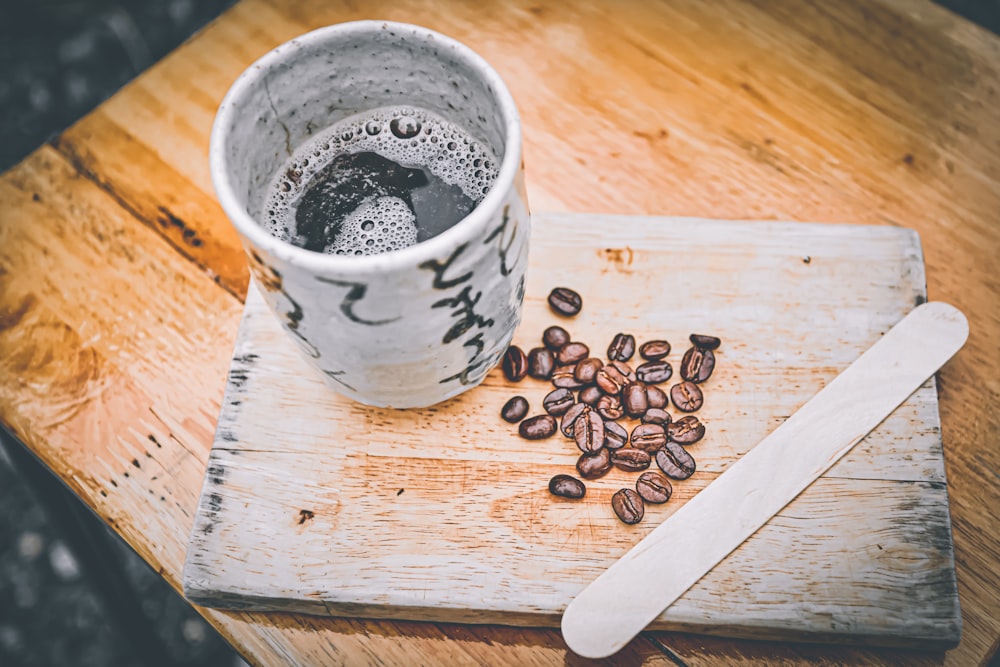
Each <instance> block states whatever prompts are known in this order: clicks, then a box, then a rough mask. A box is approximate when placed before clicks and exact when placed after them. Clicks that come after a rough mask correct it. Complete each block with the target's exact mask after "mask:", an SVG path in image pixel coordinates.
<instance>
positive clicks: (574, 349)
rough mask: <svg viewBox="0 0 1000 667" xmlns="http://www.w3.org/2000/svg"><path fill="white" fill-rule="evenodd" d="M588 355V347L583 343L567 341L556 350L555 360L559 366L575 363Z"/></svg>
mask: <svg viewBox="0 0 1000 667" xmlns="http://www.w3.org/2000/svg"><path fill="white" fill-rule="evenodd" d="M589 356H590V348H589V347H587V346H586V345H584V344H583V343H574V342H569V343H566V344H565V345H563V346H562V347H560V348H559V351H558V352H556V361H557V362H559V365H560V366H565V365H568V364H576V363H579V362H580V361H582V360H584V359H586V358H587V357H589Z"/></svg>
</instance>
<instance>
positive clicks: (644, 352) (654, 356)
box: [639, 340, 670, 361]
mask: <svg viewBox="0 0 1000 667" xmlns="http://www.w3.org/2000/svg"><path fill="white" fill-rule="evenodd" d="M668 354H670V343H668V342H667V341H665V340H648V341H646V342H645V343H643V344H642V346H640V347H639V356H640V357H642V358H643V359H648V360H649V361H659V360H660V359H662V358H663V357H665V356H667V355H668Z"/></svg>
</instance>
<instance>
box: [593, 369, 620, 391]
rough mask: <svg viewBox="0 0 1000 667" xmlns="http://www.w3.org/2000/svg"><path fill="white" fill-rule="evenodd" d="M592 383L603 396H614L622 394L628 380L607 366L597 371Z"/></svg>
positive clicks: (618, 371)
mask: <svg viewBox="0 0 1000 667" xmlns="http://www.w3.org/2000/svg"><path fill="white" fill-rule="evenodd" d="M594 381H595V382H597V386H598V387H600V388H601V391H603V392H604V393H605V394H608V395H611V396H615V395H618V394H620V393H621V392H622V388H623V387H624V386H625V385H626V384H627V383H628V378H626V377H625V376H624V375H622V372H621V371H620V370H618V369H617V368H615V367H614V366H611V365H610V364H609V365H607V366H604V367H603V368H601V370H599V371H597V377H596V378H594Z"/></svg>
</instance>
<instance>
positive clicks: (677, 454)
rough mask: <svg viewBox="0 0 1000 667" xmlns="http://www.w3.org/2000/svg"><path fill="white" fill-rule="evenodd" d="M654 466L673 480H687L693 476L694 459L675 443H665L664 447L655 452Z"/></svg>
mask: <svg viewBox="0 0 1000 667" xmlns="http://www.w3.org/2000/svg"><path fill="white" fill-rule="evenodd" d="M656 465H658V466H659V467H660V470H662V471H663V472H665V473H666V474H667V477H672V478H673V479H687V478H688V477H690V476H691V475H693V474H694V470H695V463H694V457H693V456H691V455H690V454H689V453H688V451H687V450H686V449H684V448H683V447H681V446H680V445H678V444H677V443H676V442H671V441H669V440H668V441H667V444H666V446H664V447H663V448H662V449H660V450H659V451H657V452H656Z"/></svg>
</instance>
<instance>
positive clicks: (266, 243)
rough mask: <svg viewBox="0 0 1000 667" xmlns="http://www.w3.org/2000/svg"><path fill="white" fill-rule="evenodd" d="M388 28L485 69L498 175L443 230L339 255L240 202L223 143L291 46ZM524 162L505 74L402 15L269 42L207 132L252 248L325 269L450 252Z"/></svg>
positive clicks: (212, 166) (488, 215) (216, 173)
mask: <svg viewBox="0 0 1000 667" xmlns="http://www.w3.org/2000/svg"><path fill="white" fill-rule="evenodd" d="M391 29H396V30H400V31H403V30H406V31H412V33H413V36H414V37H416V38H419V39H420V40H422V41H428V40H435V41H436V42H439V43H442V44H444V45H445V46H448V47H449V48H451V49H452V51H453V53H454V54H455V56H456V57H458V58H460V59H462V60H464V61H465V62H466V64H467V65H469V66H470V67H471V68H472V69H474V70H475V71H476V72H477V73H478V74H479V75H480V76H482V77H483V79H484V80H485V82H486V84H487V86H489V87H490V88H492V91H493V96H494V98H495V100H496V102H497V104H498V106H499V111H500V114H501V117H502V121H503V127H504V130H505V133H506V136H505V137H504V155H503V159H502V160H501V162H500V169H499V170H498V172H497V177H496V180H495V181H494V183H493V185H492V186H491V187H490V189H489V192H487V193H486V196H485V197H483V200H482V201H481V202H479V204H477V205H476V207H475V208H474V209H473V210H472V211H471V212H470V213H469V214H468V215H467V216H465V217H464V218H462V219H461V220H459V221H458V222H457V223H455V224H454V225H452V226H451V227H449V228H448V229H446V230H444V231H443V232H441V233H440V234H438V235H436V236H433V237H431V238H429V239H427V240H426V241H421V242H419V243H415V244H413V245H411V246H408V247H406V248H402V249H399V250H393V251H390V252H386V253H380V254H375V255H361V256H340V255H332V254H327V253H324V252H316V251H313V250H306V249H305V248H300V247H298V246H296V245H293V244H292V243H290V242H288V241H283V240H281V239H279V238H277V237H275V236H273V235H272V234H271V233H270V232H269V231H268V230H267V229H266V228H265V227H264V226H263V225H262V224H261V223H259V222H257V221H256V220H255V219H254V218H253V217H252V216H251V215H250V214H249V213H247V211H246V209H245V208H244V207H243V206H242V205H241V204H240V202H239V199H238V198H237V196H236V192H235V190H234V188H233V183H232V179H231V178H230V174H229V170H228V168H227V165H228V160H227V159H226V152H225V150H224V148H225V146H226V143H227V139H228V135H229V131H228V128H229V127H231V126H232V124H233V123H232V120H233V118H234V115H235V114H236V108H235V102H236V101H237V100H239V99H240V98H241V97H243V96H244V95H246V94H247V93H248V92H249V89H250V87H251V86H252V85H254V84H255V83H256V82H257V81H258V80H259V79H260V78H261V77H262V76H265V75H266V73H267V72H268V71H270V70H272V69H273V68H275V67H276V66H280V65H281V64H282V63H284V62H286V60H287V58H288V55H289V53H290V52H292V49H290V48H289V47H292V46H296V47H298V46H302V45H306V46H313V45H316V44H323V43H324V42H325V41H327V40H328V39H330V38H332V37H339V36H344V35H351V34H370V33H374V32H376V31H380V30H391ZM520 163H521V119H520V116H519V114H518V111H517V107H516V105H515V104H514V98H513V96H512V95H511V93H510V90H509V89H508V88H507V85H506V84H505V83H504V81H503V79H502V78H501V77H500V74H499V73H497V71H496V70H495V69H493V67H492V66H491V65H490V64H489V63H488V62H487V61H486V60H485V59H484V58H483V57H482V56H480V55H479V54H478V53H476V52H475V51H473V50H472V49H471V48H469V47H468V46H466V45H465V44H463V43H461V42H459V41H458V40H456V39H453V38H451V37H448V36H447V35H443V34H441V33H439V32H436V31H434V30H431V29H430V28H425V27H423V26H418V25H414V24H410V23H402V22H398V21H376V20H363V21H349V22H345V23H335V24H332V25H328V26H324V27H322V28H317V29H316V30H312V31H310V32H307V33H304V34H302V35H299V36H297V37H293V38H292V39H290V40H288V41H286V42H283V43H282V44H280V45H278V46H276V47H275V48H273V49H271V50H270V51H268V52H267V53H265V54H264V55H263V56H261V57H260V58H258V59H257V60H256V61H254V62H253V63H252V64H251V65H250V66H249V67H247V68H246V69H245V70H243V72H242V73H241V74H240V75H239V77H237V79H236V81H234V82H233V84H232V86H231V87H230V88H229V90H228V92H227V93H226V95H225V97H223V99H222V102H221V104H220V105H219V108H218V110H217V111H216V114H215V120H214V121H213V123H212V132H211V138H210V140H209V171H210V173H211V177H212V183H213V186H214V188H215V192H216V196H217V198H218V200H219V203H220V205H221V206H222V209H223V211H224V212H225V214H226V216H227V217H228V218H229V220H230V221H231V223H232V224H233V226H234V227H236V229H237V231H238V232H239V233H240V235H241V236H243V237H244V238H245V239H247V240H248V241H249V242H250V244H251V245H252V246H253V247H254V248H260V249H262V250H264V251H265V252H266V253H268V254H271V255H273V256H275V257H277V258H279V259H281V260H283V261H285V262H288V263H290V264H294V265H296V266H299V267H302V268H304V269H306V270H307V271H311V272H315V273H321V274H330V273H339V274H345V273H350V274H355V273H371V272H373V271H387V270H392V269H394V268H397V267H404V266H405V267H412V266H413V265H415V264H419V263H420V262H422V261H426V260H428V259H433V258H437V257H441V256H445V255H447V254H449V253H450V252H452V251H453V249H454V248H455V247H456V246H457V245H459V243H460V242H461V241H462V240H463V239H468V238H472V237H475V236H477V235H478V234H479V233H480V232H481V231H482V230H484V228H485V227H486V226H487V224H489V223H490V221H491V220H493V219H494V216H495V213H496V211H498V210H499V209H500V206H501V204H502V202H503V199H504V198H505V197H506V196H507V192H508V190H509V186H510V185H513V184H514V182H515V179H516V177H517V173H518V170H519V168H520Z"/></svg>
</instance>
